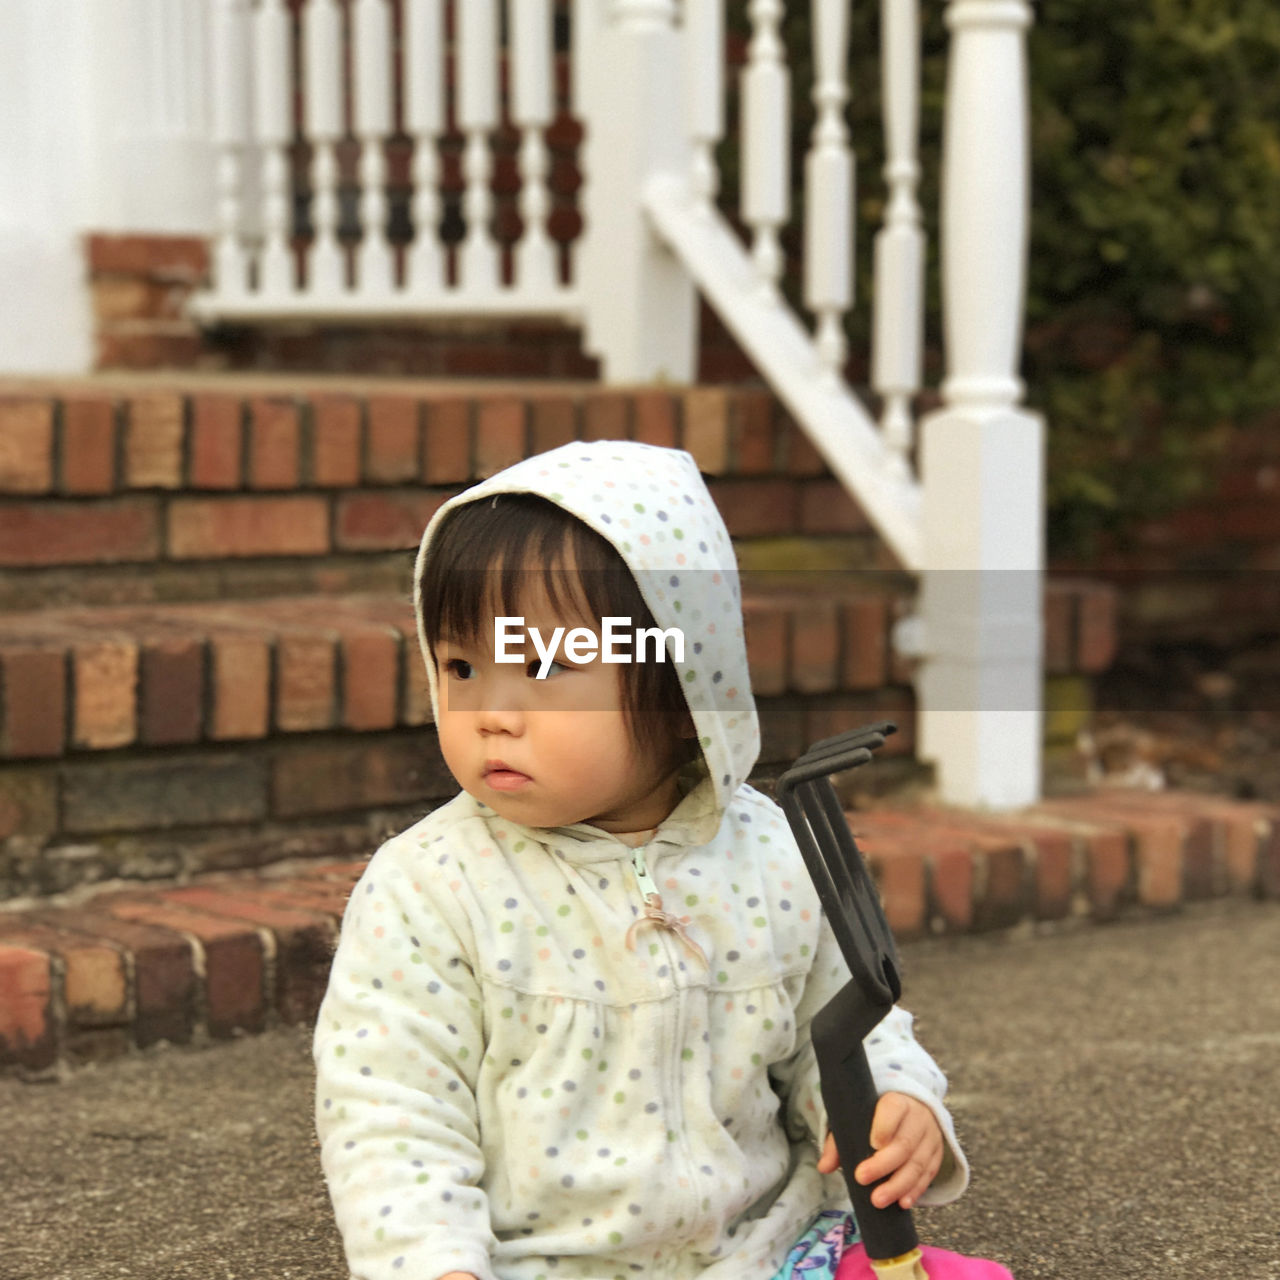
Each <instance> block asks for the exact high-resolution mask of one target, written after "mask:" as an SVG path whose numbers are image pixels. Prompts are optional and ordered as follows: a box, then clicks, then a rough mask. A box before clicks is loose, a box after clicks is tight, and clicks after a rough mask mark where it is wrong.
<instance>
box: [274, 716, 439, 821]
mask: <svg viewBox="0 0 1280 1280" xmlns="http://www.w3.org/2000/svg"><path fill="white" fill-rule="evenodd" d="M434 744H435V739H434V735H432V736H430V737H428V738H424V737H423V736H422V735H418V734H408V735H401V736H399V737H396V738H390V739H382V740H374V741H368V740H363V741H357V742H354V743H341V744H338V745H332V744H329V743H325V744H320V745H314V744H311V743H306V742H302V743H299V744H298V745H297V747H295V748H294V749H292V750H285V751H280V752H278V753H277V755H276V757H275V760H274V762H273V766H274V773H273V777H272V787H271V794H272V812H273V815H274V816H275V817H276V818H284V819H289V818H303V817H309V816H312V815H315V814H324V813H342V812H343V811H345V810H351V811H353V812H354V811H358V810H361V809H377V808H387V807H390V806H393V805H408V804H418V803H419V802H421V801H423V800H427V799H433V798H436V797H445V796H451V795H453V794H455V793H456V792H457V789H458V788H457V784H456V783H455V782H454V781H453V779H452V778H451V777H450V775H449V772H448V770H447V769H446V768H445V766H444V761H443V760H442V759H441V757H440V753H439V749H438V748H437V747H436V746H435V745H434Z"/></svg>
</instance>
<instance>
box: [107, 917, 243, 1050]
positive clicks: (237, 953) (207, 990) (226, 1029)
mask: <svg viewBox="0 0 1280 1280" xmlns="http://www.w3.org/2000/svg"><path fill="white" fill-rule="evenodd" d="M95 905H97V906H98V907H99V909H102V910H106V911H108V912H109V913H110V914H111V915H113V916H118V917H119V918H120V919H122V920H134V921H138V922H140V923H143V924H152V925H159V926H161V927H163V928H165V929H172V930H175V931H176V932H178V933H182V934H189V935H190V936H191V937H193V938H195V939H196V940H197V942H199V944H200V948H201V950H202V951H203V953H204V994H205V1014H206V1021H207V1025H208V1028H209V1033H210V1034H211V1035H213V1036H217V1037H219V1038H226V1037H229V1036H231V1035H233V1034H234V1033H235V1032H236V1031H238V1030H243V1031H261V1030H262V1027H263V1023H264V1015H265V1013H266V1001H265V998H264V997H265V994H266V985H265V984H266V964H265V962H264V958H263V952H262V941H261V939H260V937H259V934H258V930H257V929H255V928H254V927H252V926H251V925H247V924H244V923H241V922H238V921H233V920H225V919H220V918H219V917H217V916H211V915H207V914H206V913H204V912H202V911H197V910H194V909H188V908H186V907H181V906H177V905H173V904H170V903H167V902H164V901H159V900H154V899H141V898H127V897H120V898H106V899H102V900H101V901H100V902H99V903H97V904H95Z"/></svg>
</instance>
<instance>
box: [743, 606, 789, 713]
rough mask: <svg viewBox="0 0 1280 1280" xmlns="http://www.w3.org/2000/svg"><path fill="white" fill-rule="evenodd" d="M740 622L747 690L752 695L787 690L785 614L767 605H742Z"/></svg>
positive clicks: (786, 619)
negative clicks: (748, 675) (747, 666)
mask: <svg viewBox="0 0 1280 1280" xmlns="http://www.w3.org/2000/svg"><path fill="white" fill-rule="evenodd" d="M742 614H743V623H744V630H745V635H746V642H747V658H748V661H749V664H750V668H751V687H752V689H753V690H754V691H755V693H756V694H771V693H785V692H786V688H787V623H788V617H787V614H786V613H785V612H784V611H782V610H780V609H776V608H771V607H769V606H767V605H762V604H754V603H752V602H750V601H744V602H743V611H742Z"/></svg>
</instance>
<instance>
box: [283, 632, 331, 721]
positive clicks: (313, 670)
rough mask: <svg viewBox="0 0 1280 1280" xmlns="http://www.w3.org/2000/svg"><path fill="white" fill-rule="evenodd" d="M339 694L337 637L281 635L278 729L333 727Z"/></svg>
mask: <svg viewBox="0 0 1280 1280" xmlns="http://www.w3.org/2000/svg"><path fill="white" fill-rule="evenodd" d="M336 693H337V688H336V684H335V672H334V637H332V636H305V635H286V636H281V637H280V640H279V642H278V643H277V645H276V715H275V724H276V728H278V729H280V730H283V731H284V732H286V733H305V732H308V731H311V730H316V729H330V728H332V727H333V724H334V720H335V716H334V701H335V698H336Z"/></svg>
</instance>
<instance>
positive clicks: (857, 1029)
mask: <svg viewBox="0 0 1280 1280" xmlns="http://www.w3.org/2000/svg"><path fill="white" fill-rule="evenodd" d="M886 1013H888V1009H877V1008H875V1007H870V1006H868V1004H867V1002H866V1000H865V998H864V996H863V994H862V992H861V990H860V989H859V987H858V984H857V983H856V982H849V983H846V984H845V986H844V987H843V988H842V989H841V990H840V991H839V993H838V994H837V995H836V996H835V997H834V998H833V999H831V1000H829V1001H828V1002H827V1003H826V1004H825V1005H824V1006H823V1007H822V1009H821V1010H820V1011H819V1012H818V1013H817V1014H816V1015H815V1016H814V1019H813V1023H812V1027H811V1034H812V1037H813V1048H814V1053H815V1054H816V1055H817V1059H818V1073H819V1076H820V1078H821V1080H822V1098H823V1101H824V1102H825V1104H826V1108H827V1125H828V1127H829V1128H830V1130H831V1133H832V1135H833V1136H834V1138H835V1140H836V1150H837V1151H839V1153H840V1171H841V1172H842V1173H843V1174H844V1180H845V1185H846V1186H847V1187H848V1188H849V1198H850V1199H851V1200H852V1201H853V1216H854V1218H855V1219H856V1220H857V1223H858V1231H859V1232H860V1234H861V1236H862V1243H863V1245H864V1246H865V1247H866V1250H867V1256H868V1257H869V1258H873V1259H877V1260H879V1259H884V1258H897V1257H900V1256H901V1255H902V1254H905V1253H909V1252H910V1251H911V1250H912V1249H914V1248H916V1246H917V1245H918V1244H919V1237H918V1236H917V1235H916V1227H915V1222H914V1220H913V1219H912V1217H911V1212H910V1210H907V1209H903V1208H902V1207H901V1206H900V1205H898V1204H891V1205H889V1206H887V1207H886V1208H883V1209H881V1208H880V1207H879V1206H878V1205H874V1204H872V1203H871V1193H872V1192H873V1191H874V1190H875V1189H876V1188H877V1187H878V1186H880V1184H881V1183H883V1182H884V1181H886V1179H885V1178H881V1179H880V1181H879V1182H873V1183H872V1184H871V1185H870V1186H865V1187H864V1186H863V1185H862V1184H861V1183H860V1182H858V1181H856V1180H855V1178H854V1176H853V1173H854V1170H855V1169H856V1168H857V1167H858V1165H860V1164H861V1163H862V1162H863V1161H864V1160H866V1159H867V1158H868V1157H869V1156H871V1155H872V1153H873V1150H874V1148H873V1147H872V1146H871V1122H872V1119H873V1118H874V1116H875V1112H876V1103H877V1102H878V1101H879V1099H878V1097H877V1095H876V1086H875V1082H874V1080H873V1079H872V1077H871V1067H870V1065H869V1064H868V1062H867V1054H866V1050H865V1049H864V1048H863V1046H862V1042H863V1040H864V1039H865V1038H866V1037H867V1036H868V1035H870V1034H871V1031H872V1030H873V1029H874V1027H875V1026H876V1025H877V1024H878V1023H879V1022H880V1021H881V1020H882V1019H883V1018H884V1016H885V1014H886Z"/></svg>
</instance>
